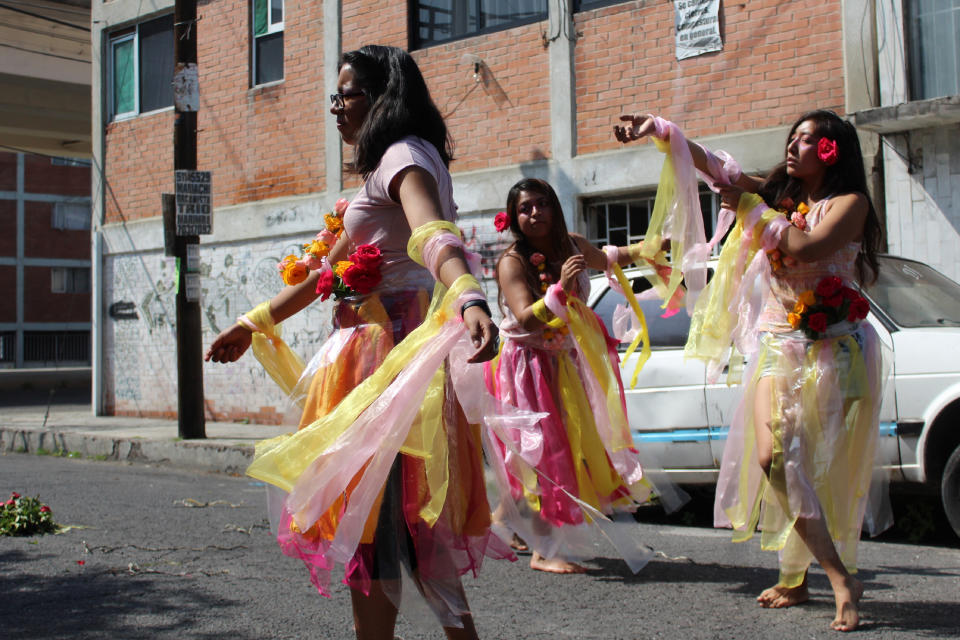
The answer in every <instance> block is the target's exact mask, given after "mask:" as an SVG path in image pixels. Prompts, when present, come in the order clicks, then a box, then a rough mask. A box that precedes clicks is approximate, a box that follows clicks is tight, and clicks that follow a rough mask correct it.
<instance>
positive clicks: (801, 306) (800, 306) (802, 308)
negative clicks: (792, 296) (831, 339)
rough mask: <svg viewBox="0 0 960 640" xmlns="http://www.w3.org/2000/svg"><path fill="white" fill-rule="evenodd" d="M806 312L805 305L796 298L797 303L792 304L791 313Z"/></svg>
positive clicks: (800, 314)
mask: <svg viewBox="0 0 960 640" xmlns="http://www.w3.org/2000/svg"><path fill="white" fill-rule="evenodd" d="M806 312H807V305H805V304H803V303H802V302H800V301H799V300H797V304H795V305H793V313H795V314H796V315H798V316H802V315H803V314H805V313H806Z"/></svg>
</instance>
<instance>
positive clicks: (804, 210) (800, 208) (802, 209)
mask: <svg viewBox="0 0 960 640" xmlns="http://www.w3.org/2000/svg"><path fill="white" fill-rule="evenodd" d="M797 213H799V214H800V215H802V216H805V215H807V214H808V213H810V207H808V206H807V203H806V202H801V203H800V204H798V205H797Z"/></svg>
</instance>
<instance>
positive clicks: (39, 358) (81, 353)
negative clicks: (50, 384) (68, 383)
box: [23, 331, 90, 364]
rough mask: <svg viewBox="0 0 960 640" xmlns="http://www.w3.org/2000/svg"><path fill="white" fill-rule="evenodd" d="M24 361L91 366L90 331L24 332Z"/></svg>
mask: <svg viewBox="0 0 960 640" xmlns="http://www.w3.org/2000/svg"><path fill="white" fill-rule="evenodd" d="M23 360H24V362H31V363H50V362H58V363H59V362H75V363H83V364H90V332H89V331H24V332H23Z"/></svg>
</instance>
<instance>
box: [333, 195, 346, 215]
mask: <svg viewBox="0 0 960 640" xmlns="http://www.w3.org/2000/svg"><path fill="white" fill-rule="evenodd" d="M349 205H350V201H349V200H347V199H346V198H340V199H339V200H337V201H336V202H335V203H334V204H333V210H334V211H335V212H336V213H337V215H338V216H342V215H343V214H344V213H345V212H346V211H347V206H349Z"/></svg>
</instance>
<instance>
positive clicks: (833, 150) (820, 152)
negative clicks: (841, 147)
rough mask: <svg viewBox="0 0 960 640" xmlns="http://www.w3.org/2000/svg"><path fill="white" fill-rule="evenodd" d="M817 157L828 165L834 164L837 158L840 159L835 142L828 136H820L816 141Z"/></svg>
mask: <svg viewBox="0 0 960 640" xmlns="http://www.w3.org/2000/svg"><path fill="white" fill-rule="evenodd" d="M817 157H818V158H820V161H821V162H823V164H825V165H827V166H828V167H829V166H830V165H832V164H836V163H837V160H839V159H840V154H839V152H838V151H837V143H836V142H834V141H833V140H831V139H830V138H820V141H819V142H817Z"/></svg>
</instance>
